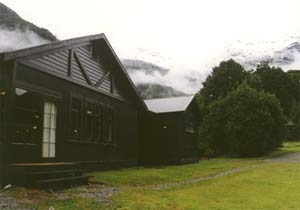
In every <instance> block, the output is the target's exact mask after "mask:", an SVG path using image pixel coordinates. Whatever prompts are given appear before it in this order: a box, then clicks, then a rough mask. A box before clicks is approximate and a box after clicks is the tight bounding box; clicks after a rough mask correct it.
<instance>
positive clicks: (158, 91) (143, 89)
mask: <svg viewBox="0 0 300 210" xmlns="http://www.w3.org/2000/svg"><path fill="white" fill-rule="evenodd" d="M136 87H137V89H138V91H139V93H140V94H141V96H142V98H144V99H152V98H168V97H174V96H184V95H186V94H185V93H183V92H181V91H178V90H176V89H174V88H172V87H170V86H165V85H160V84H155V83H141V84H138V85H136Z"/></svg>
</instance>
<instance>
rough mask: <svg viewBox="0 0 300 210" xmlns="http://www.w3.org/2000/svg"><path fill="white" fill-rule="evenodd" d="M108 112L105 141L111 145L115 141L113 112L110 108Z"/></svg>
mask: <svg viewBox="0 0 300 210" xmlns="http://www.w3.org/2000/svg"><path fill="white" fill-rule="evenodd" d="M106 112H107V118H106V119H107V121H106V124H107V131H106V132H107V138H106V139H105V140H106V141H107V142H109V143H111V142H112V141H113V110H112V109H110V108H108V109H107V110H106Z"/></svg>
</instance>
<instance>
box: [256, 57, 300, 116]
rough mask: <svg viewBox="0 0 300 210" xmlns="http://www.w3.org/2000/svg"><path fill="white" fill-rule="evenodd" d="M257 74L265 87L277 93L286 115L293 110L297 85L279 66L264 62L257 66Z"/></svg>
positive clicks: (266, 89)
mask: <svg viewBox="0 0 300 210" xmlns="http://www.w3.org/2000/svg"><path fill="white" fill-rule="evenodd" d="M254 74H255V75H259V77H260V79H261V81H262V86H263V89H264V90H265V91H267V92H270V93H273V94H275V95H276V97H277V98H278V100H279V101H280V104H281V107H282V109H283V111H284V114H285V115H286V116H288V115H289V113H290V111H291V108H292V107H291V105H292V103H293V100H295V99H296V97H297V92H298V91H299V89H298V90H297V86H296V85H295V83H294V82H293V81H292V80H291V79H290V78H289V77H288V75H287V73H285V72H284V71H283V70H282V69H281V68H279V67H270V66H269V65H268V64H267V63H264V62H262V63H261V64H260V65H258V66H257V68H256V71H255V72H254Z"/></svg>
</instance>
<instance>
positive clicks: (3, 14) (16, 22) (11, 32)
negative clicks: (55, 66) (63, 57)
mask: <svg viewBox="0 0 300 210" xmlns="http://www.w3.org/2000/svg"><path fill="white" fill-rule="evenodd" d="M0 40H1V42H0V52H5V51H12V50H18V49H22V48H26V47H32V46H36V45H41V44H46V43H49V42H52V41H56V40H57V38H56V37H55V36H54V35H53V34H52V33H51V32H50V31H48V30H47V29H44V28H40V27H38V26H36V25H34V24H33V23H30V22H28V21H26V20H24V19H22V18H21V17H20V16H19V15H18V14H17V13H16V12H15V11H13V10H12V9H10V8H9V7H7V6H5V5H4V4H2V3H1V2H0Z"/></svg>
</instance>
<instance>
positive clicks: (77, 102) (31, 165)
mask: <svg viewBox="0 0 300 210" xmlns="http://www.w3.org/2000/svg"><path fill="white" fill-rule="evenodd" d="M145 108H146V107H145V104H144V102H143V100H142V99H141V98H140V96H139V94H138V93H137V91H136V89H135V87H134V85H133V83H132V82H131V80H130V78H129V76H128V75H127V72H126V71H125V70H124V68H123V66H122V64H121V62H120V60H119V59H118V57H117V56H116V54H115V52H114V51H113V49H112V47H111V45H110V44H109V42H108V40H107V39H106V37H105V35H104V34H100V35H93V36H87V37H81V38H76V39H70V40H66V41H59V42H54V43H50V44H47V45H42V46H38V47H32V48H27V49H23V50H18V51H13V52H7V53H2V54H0V110H1V112H0V182H1V183H2V184H6V183H11V182H14V181H16V180H18V181H19V182H23V183H28V184H29V183H30V184H32V182H34V183H35V184H39V185H40V184H47V183H51V182H52V181H53V182H55V181H56V182H59V181H62V182H64V181H65V180H68V179H70V180H80V179H85V178H86V177H83V176H82V170H84V169H87V168H90V169H91V168H103V167H113V166H129V165H136V164H137V163H138V157H139V132H138V130H139V128H138V125H139V124H138V120H139V113H140V111H142V110H145ZM37 177H38V178H37Z"/></svg>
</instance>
